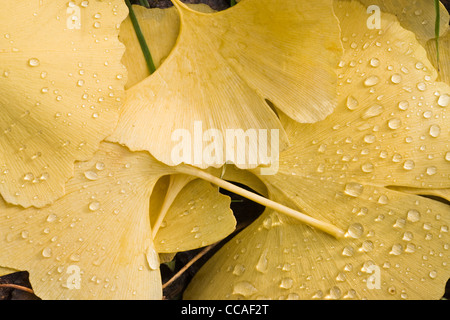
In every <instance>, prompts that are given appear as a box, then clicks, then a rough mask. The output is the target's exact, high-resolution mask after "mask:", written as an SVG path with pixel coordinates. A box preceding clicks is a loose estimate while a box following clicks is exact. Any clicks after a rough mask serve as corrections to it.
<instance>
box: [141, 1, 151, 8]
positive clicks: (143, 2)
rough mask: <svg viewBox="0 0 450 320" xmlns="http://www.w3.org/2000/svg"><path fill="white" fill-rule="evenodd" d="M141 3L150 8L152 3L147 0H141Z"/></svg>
mask: <svg viewBox="0 0 450 320" xmlns="http://www.w3.org/2000/svg"><path fill="white" fill-rule="evenodd" d="M139 4H140V5H141V6H144V7H146V8H150V4H149V3H148V1H147V0H139Z"/></svg>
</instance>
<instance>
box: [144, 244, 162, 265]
mask: <svg viewBox="0 0 450 320" xmlns="http://www.w3.org/2000/svg"><path fill="white" fill-rule="evenodd" d="M145 259H146V260H147V264H148V267H149V268H150V270H158V268H159V254H158V252H156V250H155V248H154V246H153V245H150V246H149V247H148V248H147V251H146V253H145Z"/></svg>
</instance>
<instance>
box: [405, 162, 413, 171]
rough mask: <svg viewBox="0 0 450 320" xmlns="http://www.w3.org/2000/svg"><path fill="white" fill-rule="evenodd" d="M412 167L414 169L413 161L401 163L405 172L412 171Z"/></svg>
mask: <svg viewBox="0 0 450 320" xmlns="http://www.w3.org/2000/svg"><path fill="white" fill-rule="evenodd" d="M414 167H415V163H414V161H413V160H406V161H405V162H404V163H403V169H405V170H412V169H414Z"/></svg>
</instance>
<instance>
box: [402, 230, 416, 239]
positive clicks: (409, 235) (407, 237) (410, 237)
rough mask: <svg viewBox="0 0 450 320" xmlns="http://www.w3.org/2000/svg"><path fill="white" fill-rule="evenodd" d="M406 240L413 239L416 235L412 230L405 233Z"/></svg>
mask: <svg viewBox="0 0 450 320" xmlns="http://www.w3.org/2000/svg"><path fill="white" fill-rule="evenodd" d="M402 239H403V240H404V241H411V240H412V239H414V235H413V234H412V232H409V231H405V233H404V234H403V238H402Z"/></svg>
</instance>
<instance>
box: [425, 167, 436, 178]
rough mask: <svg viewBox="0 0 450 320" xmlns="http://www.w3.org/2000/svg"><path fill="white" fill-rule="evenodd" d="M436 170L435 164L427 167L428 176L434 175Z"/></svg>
mask: <svg viewBox="0 0 450 320" xmlns="http://www.w3.org/2000/svg"><path fill="white" fill-rule="evenodd" d="M436 172H437V168H436V167H435V166H432V167H428V168H427V175H429V176H432V175H435V174H436Z"/></svg>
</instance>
